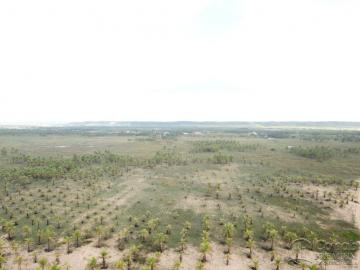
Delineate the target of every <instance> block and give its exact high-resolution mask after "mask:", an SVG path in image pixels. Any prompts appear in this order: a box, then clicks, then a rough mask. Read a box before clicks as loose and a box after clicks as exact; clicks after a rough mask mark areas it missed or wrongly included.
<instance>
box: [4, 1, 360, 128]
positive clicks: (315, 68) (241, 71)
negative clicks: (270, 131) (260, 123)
mask: <svg viewBox="0 0 360 270" xmlns="http://www.w3.org/2000/svg"><path fill="white" fill-rule="evenodd" d="M359 12H360V2H359V1H355V0H354V1H351V0H347V1H340V0H333V1H324V0H317V1H313V0H311V1H310V0H304V1H288V0H275V1H266V0H247V1H245V0H244V1H217V0H211V1H205V0H199V1H190V0H183V1H167V0H154V1H145V0H144V1H140V0H138V1H101V2H100V1H60V2H59V1H2V2H1V3H0V36H1V37H2V42H1V43H0V59H1V61H0V115H1V118H0V122H5V121H6V122H9V121H59V120H62V121H75V120H76V121H80V120H353V121H354V120H359V119H358V115H359V110H358V109H357V104H356V103H357V102H356V100H358V98H359V95H360V94H359V90H360V81H359V79H358V74H360V66H359V64H358V63H359V62H360V51H359V50H358V48H359V47H360V37H359V35H358V34H357V31H358V25H360V17H359V16H358V14H359Z"/></svg>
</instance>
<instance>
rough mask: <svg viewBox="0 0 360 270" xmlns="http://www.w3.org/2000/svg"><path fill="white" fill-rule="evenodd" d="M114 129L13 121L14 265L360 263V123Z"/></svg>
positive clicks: (1, 247) (9, 165)
mask: <svg viewBox="0 0 360 270" xmlns="http://www.w3.org/2000/svg"><path fill="white" fill-rule="evenodd" d="M100 131H101V130H100ZM100 131H99V130H97V132H87V131H82V132H79V131H73V130H70V131H69V130H65V131H64V130H61V129H59V130H53V131H51V132H43V131H42V130H40V131H36V130H35V131H34V130H30V131H29V132H26V131H25V132H24V131H22V130H20V131H16V130H14V131H12V132H9V131H5V132H1V133H0V149H1V153H0V207H1V208H0V229H1V231H0V233H1V238H0V269H31V270H33V269H53V270H55V269H74V270H83V269H105V268H108V269H129V270H130V269H157V270H161V269H274V270H275V269H277V270H278V269H320V267H322V268H324V269H325V268H326V269H357V267H358V265H356V258H357V256H358V253H357V250H358V241H359V240H360V232H359V229H358V227H357V226H359V216H358V215H357V212H358V211H359V190H360V189H358V187H359V181H360V166H359V164H360V143H359V140H357V138H359V136H360V135H359V134H358V133H356V132H344V131H334V130H316V131H314V130H312V131H310V132H309V131H307V130H300V129H288V130H285V129H284V130H275V129H271V128H268V129H265V128H264V129H262V130H259V131H257V132H247V131H246V132H235V131H233V130H221V129H210V130H201V131H196V132H195V131H193V130H190V131H189V130H179V129H176V130H171V129H170V130H169V131H168V130H167V131H166V132H165V131H164V132H159V130H156V131H152V130H147V131H146V132H144V131H142V132H139V131H133V132H129V131H126V132H125V131H121V132H118V133H116V132H114V131H113V130H111V132H110V131H101V132H100Z"/></svg>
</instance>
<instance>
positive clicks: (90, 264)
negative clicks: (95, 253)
mask: <svg viewBox="0 0 360 270" xmlns="http://www.w3.org/2000/svg"><path fill="white" fill-rule="evenodd" d="M87 266H88V267H89V268H90V269H91V270H94V269H95V268H96V266H97V261H96V258H95V257H91V258H90V260H89V262H88V264H87Z"/></svg>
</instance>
